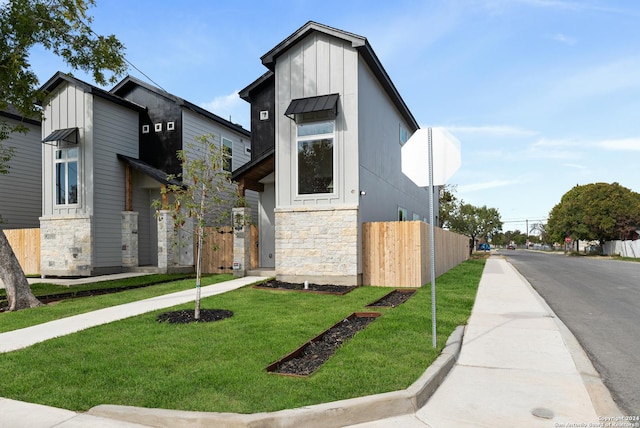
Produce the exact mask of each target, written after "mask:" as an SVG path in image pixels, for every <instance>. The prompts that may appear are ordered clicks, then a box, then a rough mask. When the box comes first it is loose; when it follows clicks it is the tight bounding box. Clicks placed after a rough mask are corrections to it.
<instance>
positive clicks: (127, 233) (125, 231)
mask: <svg viewBox="0 0 640 428" xmlns="http://www.w3.org/2000/svg"><path fill="white" fill-rule="evenodd" d="M121 215H122V223H121V228H122V267H137V266H138V213H137V212H135V211H122V213H121Z"/></svg>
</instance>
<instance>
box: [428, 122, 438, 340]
mask: <svg viewBox="0 0 640 428" xmlns="http://www.w3.org/2000/svg"><path fill="white" fill-rule="evenodd" d="M428 135H429V137H428V142H429V229H430V233H429V235H430V236H429V241H430V247H431V248H430V251H429V253H430V254H431V257H430V258H431V269H430V270H431V330H432V331H431V335H432V336H433V347H434V348H437V347H438V343H437V342H438V341H437V337H436V253H435V250H436V239H435V227H434V222H435V213H434V209H433V136H432V131H431V128H429V134H428Z"/></svg>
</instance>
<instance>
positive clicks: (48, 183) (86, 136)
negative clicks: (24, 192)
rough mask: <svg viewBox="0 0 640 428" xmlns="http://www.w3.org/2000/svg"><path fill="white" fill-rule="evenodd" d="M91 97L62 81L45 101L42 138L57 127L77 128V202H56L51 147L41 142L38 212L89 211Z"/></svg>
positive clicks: (70, 213)
mask: <svg viewBox="0 0 640 428" xmlns="http://www.w3.org/2000/svg"><path fill="white" fill-rule="evenodd" d="M92 110H93V109H92V100H91V96H90V95H89V94H85V93H84V92H83V91H82V90H81V89H80V88H77V87H75V86H73V85H70V84H66V83H65V84H62V85H60V87H59V88H58V91H57V92H56V93H55V94H52V95H51V98H50V101H49V103H48V104H47V105H45V109H44V118H45V119H44V121H43V122H42V134H41V135H42V137H41V138H44V137H46V136H47V135H49V134H51V132H53V131H55V130H57V129H66V128H73V127H77V128H78V134H79V135H78V137H79V148H80V151H79V156H80V158H79V160H78V186H79V190H78V204H77V205H70V206H56V205H55V204H54V202H55V201H54V194H55V184H56V183H55V181H56V180H55V170H54V153H55V147H53V146H50V145H46V144H45V145H43V146H42V215H43V216H46V217H48V216H64V215H71V216H74V215H85V214H91V213H92V207H93V201H92V194H91V189H90V185H91V181H90V177H87V176H86V174H87V173H88V174H90V171H91V170H92V168H93V156H92V150H93V124H92V121H91V116H90V113H91V112H92ZM85 113H86V114H85Z"/></svg>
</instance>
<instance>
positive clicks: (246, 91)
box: [238, 70, 274, 103]
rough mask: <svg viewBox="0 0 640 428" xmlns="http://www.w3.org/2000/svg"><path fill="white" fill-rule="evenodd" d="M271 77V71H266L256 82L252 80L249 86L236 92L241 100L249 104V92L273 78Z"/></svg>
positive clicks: (272, 74)
mask: <svg viewBox="0 0 640 428" xmlns="http://www.w3.org/2000/svg"><path fill="white" fill-rule="evenodd" d="M273 76H274V73H273V71H271V70H269V71H267V72H266V73H264V74H263V75H262V76H260V77H258V78H257V79H256V80H254V81H253V82H251V83H250V84H249V85H247V87H246V88H244V89H242V90H240V92H238V95H239V96H240V98H242V99H243V100H245V101H246V102H249V103H250V102H251V91H253V90H254V89H256V88H258V87H260V85H262V84H263V83H264V82H266V81H267V80H269V79H271V78H273Z"/></svg>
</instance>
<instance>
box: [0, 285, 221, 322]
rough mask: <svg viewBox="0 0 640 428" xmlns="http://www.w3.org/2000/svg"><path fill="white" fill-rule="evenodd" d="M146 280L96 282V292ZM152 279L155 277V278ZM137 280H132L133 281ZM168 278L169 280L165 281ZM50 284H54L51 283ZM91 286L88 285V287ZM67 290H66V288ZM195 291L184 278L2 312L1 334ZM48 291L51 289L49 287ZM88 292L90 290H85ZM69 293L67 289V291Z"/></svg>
mask: <svg viewBox="0 0 640 428" xmlns="http://www.w3.org/2000/svg"><path fill="white" fill-rule="evenodd" d="M146 277H147V276H144V277H134V278H125V279H122V280H115V281H104V282H108V283H109V284H108V287H107V286H105V284H104V282H101V283H95V284H93V286H94V287H95V288H94V289H100V288H111V287H114V286H116V284H129V286H131V285H132V284H135V285H139V284H140V282H139V281H141V280H142V278H146ZM152 277H154V278H152V279H156V280H157V279H158V278H155V276H152ZM134 279H135V280H137V281H131V280H134ZM165 279H166V278H165ZM230 279H233V275H231V274H222V275H211V276H205V277H203V278H202V285H203V286H204V285H211V284H216V283H218V282H223V281H228V280H230ZM48 285H51V284H48ZM88 285H89V284H87V286H88ZM64 288H66V287H64ZM189 288H195V279H193V278H191V279H183V280H180V281H171V282H160V283H157V284H155V285H152V286H150V287H144V288H136V289H132V290H127V291H122V292H118V293H111V294H104V295H100V296H93V297H80V298H75V299H65V300H63V301H60V302H57V303H52V304H49V305H46V306H41V307H38V308H32V309H25V310H21V311H16V312H3V313H0V333H4V332H7V331H12V330H17V329H20V328H25V327H29V326H32V325H36V324H41V323H44V322H48V321H53V320H56V319H60V318H65V317H70V316H72V315H78V314H83V313H85V312H90V311H95V310H98V309H103V308H108V307H110V306H116V305H121V304H123V303H129V302H135V301H137V300H142V299H148V298H150V297H155V296H161V295H163V294H169V293H174V292H176V291H183V290H188V289H189ZM46 289H47V292H48V291H50V290H51V288H49V287H46ZM85 289H88V288H85ZM67 290H68V288H67Z"/></svg>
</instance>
